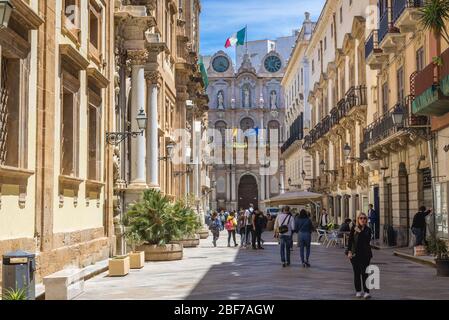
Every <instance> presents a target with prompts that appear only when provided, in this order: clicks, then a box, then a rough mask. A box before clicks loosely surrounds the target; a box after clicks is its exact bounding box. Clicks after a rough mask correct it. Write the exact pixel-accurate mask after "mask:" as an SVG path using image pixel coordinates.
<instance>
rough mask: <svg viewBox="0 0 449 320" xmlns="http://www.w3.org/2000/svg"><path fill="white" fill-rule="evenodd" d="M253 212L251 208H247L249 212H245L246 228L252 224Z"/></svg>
mask: <svg viewBox="0 0 449 320" xmlns="http://www.w3.org/2000/svg"><path fill="white" fill-rule="evenodd" d="M253 210H254V209H253V208H249V210H245V219H246V225H247V226H251V225H252V224H253V219H251V218H252V212H253Z"/></svg>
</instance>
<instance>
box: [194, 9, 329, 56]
mask: <svg viewBox="0 0 449 320" xmlns="http://www.w3.org/2000/svg"><path fill="white" fill-rule="evenodd" d="M324 1H325V0H203V1H202V13H201V48H202V53H203V54H212V53H213V52H215V51H218V50H221V49H223V45H224V42H225V40H226V39H227V38H228V37H229V36H230V35H232V34H233V33H234V32H236V31H238V30H239V29H240V28H242V27H244V26H245V25H248V38H249V40H256V39H266V38H276V37H279V36H286V35H290V34H291V32H292V30H293V29H298V28H300V27H301V24H302V21H303V18H304V12H306V11H308V12H310V13H311V15H312V18H314V19H317V18H318V16H319V15H320V13H321V9H322V7H323V4H324Z"/></svg>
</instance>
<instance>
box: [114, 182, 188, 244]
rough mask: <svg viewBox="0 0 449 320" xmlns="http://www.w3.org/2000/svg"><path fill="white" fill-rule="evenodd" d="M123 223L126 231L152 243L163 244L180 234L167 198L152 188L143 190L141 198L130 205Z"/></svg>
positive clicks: (177, 222) (176, 220) (176, 219)
mask: <svg viewBox="0 0 449 320" xmlns="http://www.w3.org/2000/svg"><path fill="white" fill-rule="evenodd" d="M123 224H124V225H125V227H126V228H127V232H131V233H136V234H137V235H138V236H139V237H140V238H141V239H142V241H143V242H145V243H148V244H153V245H165V244H167V243H170V242H171V241H172V240H173V239H176V238H179V237H180V236H181V234H182V232H181V229H180V226H179V221H178V218H177V217H176V215H175V214H173V210H172V207H171V204H170V200H169V198H168V197H166V196H164V195H163V194H162V193H161V192H160V191H157V190H153V189H151V190H146V191H144V193H143V196H142V199H141V200H139V201H138V202H136V203H134V204H133V205H131V207H130V209H129V211H128V212H127V213H126V215H125V217H124V219H123Z"/></svg>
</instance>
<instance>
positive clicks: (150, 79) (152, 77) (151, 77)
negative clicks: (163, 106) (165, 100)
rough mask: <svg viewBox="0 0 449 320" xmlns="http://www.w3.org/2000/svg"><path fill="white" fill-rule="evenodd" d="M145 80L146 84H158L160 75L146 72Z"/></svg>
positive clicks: (154, 72) (155, 72) (156, 72)
mask: <svg viewBox="0 0 449 320" xmlns="http://www.w3.org/2000/svg"><path fill="white" fill-rule="evenodd" d="M145 79H146V80H147V83H148V84H159V80H160V79H161V74H160V73H159V71H146V72H145Z"/></svg>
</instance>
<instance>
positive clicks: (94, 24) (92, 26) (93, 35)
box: [89, 1, 102, 63]
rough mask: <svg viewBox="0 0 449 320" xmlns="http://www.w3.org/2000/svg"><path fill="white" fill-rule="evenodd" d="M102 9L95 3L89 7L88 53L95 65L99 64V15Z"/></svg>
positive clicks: (100, 24)
mask: <svg viewBox="0 0 449 320" xmlns="http://www.w3.org/2000/svg"><path fill="white" fill-rule="evenodd" d="M101 11H102V9H101V7H99V6H98V5H97V4H96V3H95V2H92V1H91V2H90V6H89V43H90V46H89V51H90V53H91V55H92V56H93V58H95V59H96V60H97V61H96V62H97V63H100V62H101V50H102V49H101V26H102V22H101V15H102V13H101Z"/></svg>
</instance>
